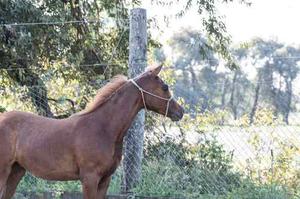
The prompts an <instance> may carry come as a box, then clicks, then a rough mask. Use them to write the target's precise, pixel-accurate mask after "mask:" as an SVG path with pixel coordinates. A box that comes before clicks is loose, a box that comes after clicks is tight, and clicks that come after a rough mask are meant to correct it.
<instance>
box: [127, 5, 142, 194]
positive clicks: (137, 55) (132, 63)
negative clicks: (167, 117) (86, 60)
mask: <svg viewBox="0 0 300 199" xmlns="http://www.w3.org/2000/svg"><path fill="white" fill-rule="evenodd" d="M146 65H147V17H146V10H145V9H141V8H135V9H132V10H131V12H130V33H129V71H128V76H129V77H130V78H132V77H135V76H137V75H139V74H141V73H142V72H144V70H145V68H146ZM144 122H145V112H144V110H142V111H140V112H139V113H138V114H137V116H136V118H135V120H134V122H133V124H132V126H131V127H130V129H129V130H128V132H127V136H126V137H125V142H124V159H123V168H124V176H123V186H122V191H123V192H128V191H130V190H131V189H132V188H133V187H134V186H135V185H136V183H137V182H138V181H139V179H140V177H141V164H142V158H143V142H144Z"/></svg>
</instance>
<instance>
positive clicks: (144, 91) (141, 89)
mask: <svg viewBox="0 0 300 199" xmlns="http://www.w3.org/2000/svg"><path fill="white" fill-rule="evenodd" d="M129 81H130V82H131V83H133V85H134V86H135V87H136V88H137V89H138V90H139V91H140V92H141V95H142V99H143V104H144V108H145V110H146V111H147V106H146V102H145V97H144V93H146V94H148V95H151V96H153V97H156V98H158V99H161V100H165V101H167V107H166V113H165V117H167V115H168V112H169V106H170V101H171V100H172V99H173V97H172V96H171V97H170V98H164V97H161V96H158V95H155V94H153V93H150V92H149V91H146V90H144V89H143V88H142V87H140V86H139V85H138V84H137V83H136V82H135V81H134V79H130V80H129Z"/></svg>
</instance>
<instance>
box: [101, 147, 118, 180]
mask: <svg viewBox="0 0 300 199" xmlns="http://www.w3.org/2000/svg"><path fill="white" fill-rule="evenodd" d="M121 159H122V146H119V145H118V146H116V147H115V150H114V154H113V156H112V160H111V162H110V165H109V166H108V167H107V170H106V172H105V173H106V175H112V174H113V173H114V172H115V170H116V169H117V167H118V166H119V164H120V161H121Z"/></svg>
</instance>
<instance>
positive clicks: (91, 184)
mask: <svg viewBox="0 0 300 199" xmlns="http://www.w3.org/2000/svg"><path fill="white" fill-rule="evenodd" d="M99 179H100V178H99V175H97V174H95V173H88V174H84V175H83V176H82V177H81V184H82V192H83V198H84V199H97V188H98V183H99Z"/></svg>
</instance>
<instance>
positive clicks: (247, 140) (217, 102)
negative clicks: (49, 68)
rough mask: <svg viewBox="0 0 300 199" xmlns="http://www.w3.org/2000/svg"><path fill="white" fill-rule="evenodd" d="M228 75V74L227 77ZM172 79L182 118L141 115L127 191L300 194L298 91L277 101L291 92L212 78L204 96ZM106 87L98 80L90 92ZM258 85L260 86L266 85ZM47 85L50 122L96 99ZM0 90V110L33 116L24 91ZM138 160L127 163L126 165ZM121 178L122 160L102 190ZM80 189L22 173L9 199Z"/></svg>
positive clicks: (72, 86)
mask: <svg viewBox="0 0 300 199" xmlns="http://www.w3.org/2000/svg"><path fill="white" fill-rule="evenodd" d="M163 76H164V75H163ZM230 78H231V79H232V78H234V75H232V74H229V75H228V79H230ZM165 79H167V77H166V78H165ZM176 79H177V82H176V83H174V82H173V85H172V87H173V88H172V90H173V91H174V93H173V94H174V95H175V97H176V99H177V100H178V101H180V102H181V103H182V104H183V105H184V106H185V109H186V114H185V117H184V118H183V120H182V121H180V122H177V123H174V122H171V121H170V120H169V119H166V118H164V117H163V116H158V115H157V114H154V113H151V112H147V113H146V123H145V129H146V130H145V131H146V132H145V138H144V149H143V161H142V163H141V171H140V172H141V178H140V179H139V182H138V183H137V184H136V185H135V187H134V188H133V189H132V190H130V192H129V193H126V194H129V195H132V196H152V197H162V196H163V197H167V196H168V197H175V198H299V197H300V195H299V188H300V187H299V185H300V184H299V183H300V150H299V147H300V122H299V109H298V106H299V95H298V94H299V93H300V92H299V91H300V87H297V86H294V87H293V93H292V94H291V97H292V100H291V102H287V101H285V100H282V99H284V98H285V97H287V96H288V95H290V93H288V92H284V91H281V93H280V92H279V90H280V89H281V88H277V89H278V91H277V93H278V95H281V96H280V97H278V96H273V97H274V98H273V99H272V98H270V97H269V96H266V95H267V94H268V93H267V89H272V88H268V87H266V88H265V89H266V90H264V92H262V91H260V92H259V93H258V92H257V89H256V88H257V87H256V86H255V85H257V84H256V83H255V82H253V83H252V85H248V84H247V85H245V84H244V82H243V81H237V82H235V83H234V82H233V81H232V82H231V83H228V82H227V83H226V81H227V80H226V78H225V80H224V79H223V80H215V83H214V84H212V85H209V84H208V83H207V84H202V85H201V86H202V87H201V89H203V90H202V91H201V92H204V93H206V96H203V94H202V93H201V92H199V91H198V92H196V91H192V90H191V89H195V88H190V87H186V86H185V84H184V81H186V80H185V79H184V78H180V77H178V78H176ZM167 81H168V80H167ZM222 81H223V82H222ZM105 82H106V81H103V82H102V81H99V84H97V85H96V87H100V86H101V85H103V84H105ZM260 85H261V87H264V86H266V83H260ZM225 87H227V91H224V90H226V89H225ZM46 88H47V91H48V101H47V103H48V106H49V107H50V110H51V111H52V113H53V115H54V117H57V118H63V117H68V116H69V115H71V114H73V113H75V112H76V111H78V110H80V109H82V108H83V107H84V106H85V104H86V103H87V102H88V101H89V100H90V99H92V96H93V95H94V94H95V91H92V90H93V89H94V88H92V87H90V86H86V87H81V85H80V84H77V83H72V82H70V83H67V84H64V83H59V81H49V82H48V83H47V84H46ZM233 88H235V90H234V91H233ZM196 89H198V88H197V87H196ZM273 89H274V88H273ZM91 91H92V93H90V95H89V96H85V97H82V96H83V95H85V94H86V93H87V92H91ZM212 91H213V92H212ZM0 92H1V98H0V105H1V110H2V112H3V111H9V110H21V111H29V112H35V113H38V111H37V109H36V106H37V105H36V104H34V103H33V101H32V100H31V97H32V92H31V90H30V89H28V88H27V87H21V86H13V87H6V88H4V87H1V88H0ZM217 92H219V93H217ZM256 95H259V96H256ZM257 98H258V99H259V100H256V99H257ZM83 99H84V100H83ZM41 100H42V99H41ZM255 101H256V102H255ZM43 104H45V103H44V102H42V103H40V104H39V105H43ZM254 106H256V107H254ZM287 106H289V107H287ZM276 107H277V108H276ZM253 110H254V112H253ZM286 111H289V113H288V118H287V117H286V115H287V112H286ZM251 117H253V118H251ZM130 149H132V150H136V149H135V148H134V147H131V148H130ZM137 162H138V161H136V160H134V159H133V160H131V164H136V163H137ZM138 163H139V162H138ZM136 175H138V174H137V173H130V175H127V178H128V177H129V178H132V179H136V177H137V176H136ZM138 176H139V175H138ZM127 180H128V179H127ZM129 180H130V179H129ZM124 181H125V179H124V164H123V163H122V164H121V165H120V167H119V168H118V169H117V171H116V172H115V174H114V175H113V177H112V182H111V184H110V188H109V193H110V194H121V193H122V190H124ZM80 192H81V186H80V183H79V182H73V181H71V182H51V181H44V180H41V179H37V178H35V177H33V176H31V175H30V174H27V175H26V176H25V177H24V178H23V180H22V182H21V183H20V185H19V187H18V193H17V194H16V198H29V197H30V195H31V194H32V193H35V194H36V193H40V194H42V193H47V194H50V196H51V197H60V196H62V195H64V194H66V193H80Z"/></svg>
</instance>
